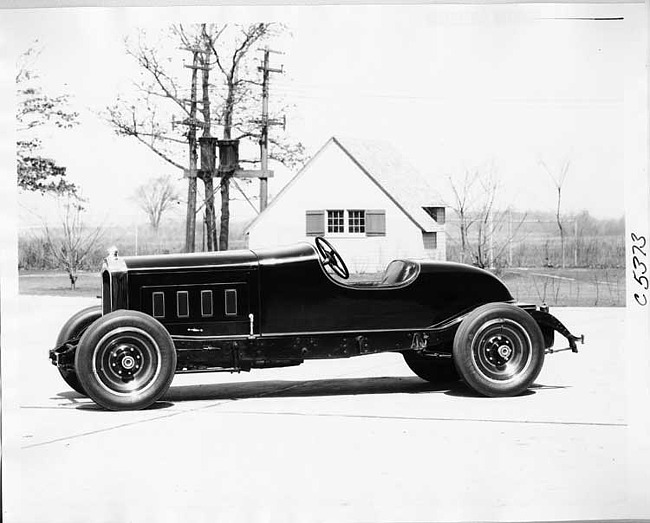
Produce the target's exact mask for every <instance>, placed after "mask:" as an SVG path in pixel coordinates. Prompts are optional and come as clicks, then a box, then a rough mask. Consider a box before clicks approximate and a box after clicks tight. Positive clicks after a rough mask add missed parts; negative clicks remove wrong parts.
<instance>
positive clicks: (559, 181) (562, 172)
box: [539, 159, 571, 268]
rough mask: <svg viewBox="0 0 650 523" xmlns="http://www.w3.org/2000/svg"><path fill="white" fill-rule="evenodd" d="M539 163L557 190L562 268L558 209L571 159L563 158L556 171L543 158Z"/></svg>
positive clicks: (560, 220) (557, 218)
mask: <svg viewBox="0 0 650 523" xmlns="http://www.w3.org/2000/svg"><path fill="white" fill-rule="evenodd" d="M539 163H540V165H541V166H542V168H543V169H544V170H545V171H546V174H548V175H549V176H550V178H551V180H552V181H553V185H555V189H556V190H557V207H556V211H555V219H556V221H557V228H558V230H559V231H560V248H561V253H562V268H564V267H566V261H565V250H564V225H563V223H562V217H561V214H560V209H561V205H562V186H563V185H564V182H565V180H566V176H567V173H568V172H569V166H570V165H571V161H570V160H568V159H567V160H564V162H563V163H562V166H561V167H560V168H559V169H558V170H557V171H556V172H553V171H552V170H551V169H549V168H548V166H547V165H546V163H545V162H544V160H539Z"/></svg>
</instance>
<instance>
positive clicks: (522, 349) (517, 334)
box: [471, 318, 532, 383]
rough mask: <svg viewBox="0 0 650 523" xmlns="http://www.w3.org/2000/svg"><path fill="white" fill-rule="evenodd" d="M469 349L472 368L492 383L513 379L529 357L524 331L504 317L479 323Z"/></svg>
mask: <svg viewBox="0 0 650 523" xmlns="http://www.w3.org/2000/svg"><path fill="white" fill-rule="evenodd" d="M471 349H472V358H473V360H474V363H475V365H476V368H477V369H478V370H479V371H480V372H481V374H483V375H484V377H485V378H487V379H488V380H490V381H493V382H496V383H503V382H507V381H510V380H513V379H516V377H517V376H519V375H520V374H521V373H522V372H524V371H525V370H526V369H527V368H528V366H529V365H530V362H531V359H532V342H531V340H530V336H529V335H528V332H526V329H525V328H524V327H523V326H521V325H520V324H519V323H517V322H516V321H513V320H510V319H507V318H497V319H494V320H491V321H487V322H486V323H485V324H483V325H482V326H481V327H480V328H479V329H478V331H477V332H476V335H475V336H474V338H473V339H472V344H471Z"/></svg>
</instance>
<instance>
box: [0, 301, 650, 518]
mask: <svg viewBox="0 0 650 523" xmlns="http://www.w3.org/2000/svg"><path fill="white" fill-rule="evenodd" d="M95 303H97V300H94V299H92V300H91V299H75V298H54V297H47V296H20V297H18V298H17V299H16V300H15V304H14V308H13V310H12V312H11V314H10V315H4V316H3V329H8V332H7V331H5V333H6V338H5V341H4V344H3V347H2V348H3V351H6V352H5V354H4V356H3V357H4V359H3V374H4V376H5V389H4V390H5V397H4V399H5V406H6V408H5V415H4V420H3V425H4V429H5V431H4V432H5V441H6V443H5V454H4V463H3V465H4V479H3V484H4V489H5V498H4V509H5V521H8V522H10V523H14V522H45V521H47V522H65V523H70V522H77V521H78V522H84V523H89V522H104V521H105V522H122V521H125V522H126V521H129V522H154V521H155V522H158V521H192V522H200V521H206V522H207V521H210V522H213V521H224V522H226V521H228V522H229V521H264V522H266V521H277V522H291V521H295V522H301V523H302V522H305V521H432V520H443V521H457V520H549V519H563V520H567V519H590V518H623V517H629V516H630V515H638V514H639V513H640V512H642V511H643V510H646V508H647V505H646V506H644V505H643V503H645V500H643V499H637V497H636V494H635V492H637V491H638V490H639V489H638V488H635V486H634V485H631V484H630V481H632V479H631V476H630V474H629V465H628V463H629V461H630V449H629V446H628V416H627V414H626V405H627V398H626V393H625V386H624V384H625V374H626V371H625V360H624V355H623V351H624V350H625V348H624V346H623V344H622V343H621V341H620V340H621V339H622V336H623V334H622V333H623V332H624V317H625V310H624V309H555V310H554V311H552V312H555V313H556V314H557V315H558V317H559V318H560V319H562V320H563V321H564V322H565V323H566V324H567V325H568V326H569V327H570V328H571V329H572V330H575V331H576V332H578V333H584V334H585V338H586V345H585V346H584V348H583V349H581V352H580V354H578V355H575V354H571V353H570V352H569V353H562V354H557V355H551V356H547V359H546V363H545V367H544V369H543V371H542V374H541V375H540V377H539V378H538V380H537V383H536V385H535V386H534V388H533V389H532V390H530V391H529V392H528V393H527V394H525V395H522V396H520V397H516V398H503V399H491V398H481V397H477V396H475V395H474V394H472V393H471V391H470V390H469V389H468V388H466V387H465V386H464V385H463V384H462V383H459V384H457V385H455V386H454V387H453V388H451V389H449V388H442V387H439V386H436V385H435V384H433V385H432V384H428V383H426V382H424V381H422V380H420V379H419V378H417V377H415V376H413V375H412V374H411V372H410V371H409V369H408V368H407V367H406V365H405V364H404V362H403V360H402V358H401V356H400V355H398V354H379V355H373V356H365V357H359V358H353V359H349V360H331V361H320V362H318V361H312V362H308V363H305V364H303V365H301V366H298V367H293V368H284V369H269V370H258V371H252V372H251V373H241V374H229V373H210V374H192V375H181V376H177V377H176V378H175V380H174V382H173V384H172V387H171V389H170V390H169V392H168V393H167V395H166V396H165V397H164V398H163V400H162V401H160V402H159V403H157V404H156V405H154V407H153V408H150V409H148V410H145V411H137V412H108V411H103V410H101V409H99V408H97V407H96V406H95V405H94V404H93V403H92V402H91V401H90V400H88V399H86V398H84V397H82V396H80V395H78V394H76V393H75V392H72V391H71V390H69V389H68V388H67V386H66V385H65V383H64V382H63V380H62V379H61V378H60V377H59V375H58V372H57V371H56V369H55V368H54V367H53V366H52V365H50V363H49V361H48V359H47V350H48V349H49V348H51V346H52V344H53V342H54V340H55V338H56V335H57V332H58V329H59V328H60V326H61V325H62V324H63V323H64V321H65V320H66V319H67V317H69V316H70V315H71V314H73V313H74V312H75V311H76V310H78V309H80V308H82V307H84V306H87V305H92V304H95ZM3 312H4V309H3ZM7 317H8V318H10V324H9V325H7V322H6V321H5V320H6V318H7ZM5 333H3V334H5ZM8 367H9V368H8ZM648 513H650V511H648Z"/></svg>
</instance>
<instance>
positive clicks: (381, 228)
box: [366, 209, 386, 236]
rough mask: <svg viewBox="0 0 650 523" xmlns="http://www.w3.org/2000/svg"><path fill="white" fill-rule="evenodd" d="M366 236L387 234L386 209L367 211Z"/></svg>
mask: <svg viewBox="0 0 650 523" xmlns="http://www.w3.org/2000/svg"><path fill="white" fill-rule="evenodd" d="M366 236H386V211H384V210H383V209H382V210H369V211H366Z"/></svg>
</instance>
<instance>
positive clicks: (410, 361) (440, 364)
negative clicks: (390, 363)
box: [402, 350, 460, 383]
mask: <svg viewBox="0 0 650 523" xmlns="http://www.w3.org/2000/svg"><path fill="white" fill-rule="evenodd" d="M402 355H403V356H404V361H405V362H406V364H407V365H408V366H409V368H410V369H411V370H412V371H413V372H414V373H415V374H416V375H417V376H418V377H420V378H422V379H423V380H426V381H429V382H431V383H449V382H452V381H458V380H459V379H460V376H459V375H458V371H456V367H454V362H453V361H452V360H451V358H437V357H434V356H424V355H422V354H418V353H417V352H415V351H412V350H408V351H405V352H403V353H402Z"/></svg>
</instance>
